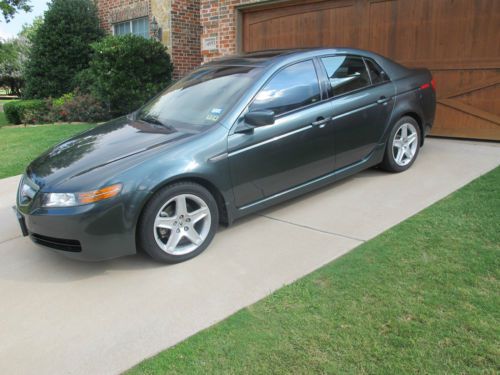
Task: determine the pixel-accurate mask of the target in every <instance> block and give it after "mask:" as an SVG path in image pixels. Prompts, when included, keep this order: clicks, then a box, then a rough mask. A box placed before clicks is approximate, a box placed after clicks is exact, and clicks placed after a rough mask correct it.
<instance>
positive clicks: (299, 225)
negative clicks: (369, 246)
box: [257, 215, 366, 243]
mask: <svg viewBox="0 0 500 375" xmlns="http://www.w3.org/2000/svg"><path fill="white" fill-rule="evenodd" d="M257 216H260V217H265V218H267V219H271V220H275V221H280V222H282V223H285V224H290V225H294V226H296V227H300V228H304V229H309V230H312V231H315V232H320V233H325V234H329V235H332V236H338V237H344V238H347V239H350V240H354V241H358V242H361V243H362V242H366V240H363V239H361V238H357V237H351V236H348V235H346V234H341V233H336V232H330V231H327V230H323V229H318V228H314V227H310V226H308V225H303V224H297V223H294V222H292V221H287V220H282V219H277V218H275V217H272V216H267V215H257Z"/></svg>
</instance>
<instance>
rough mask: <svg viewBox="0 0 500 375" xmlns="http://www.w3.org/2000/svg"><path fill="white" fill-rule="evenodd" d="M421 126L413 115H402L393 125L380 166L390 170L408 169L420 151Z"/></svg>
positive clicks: (400, 170)
mask: <svg viewBox="0 0 500 375" xmlns="http://www.w3.org/2000/svg"><path fill="white" fill-rule="evenodd" d="M420 137H421V133H420V127H419V126H418V123H417V121H415V119H414V118H412V117H408V116H405V117H402V118H401V119H400V120H399V121H398V122H397V123H396V125H395V126H394V127H393V129H392V131H391V134H390V135H389V139H388V140H387V146H386V150H385V155H384V160H383V161H382V163H381V164H380V166H381V167H382V168H383V169H385V170H386V171H389V172H403V171H406V170H407V169H408V168H410V167H411V165H412V164H413V163H414V162H415V159H416V158H417V156H418V152H419V151H420Z"/></svg>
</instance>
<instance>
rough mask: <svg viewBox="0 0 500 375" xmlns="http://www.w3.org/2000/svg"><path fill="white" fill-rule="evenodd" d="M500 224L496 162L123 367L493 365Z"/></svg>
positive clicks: (498, 321) (258, 369)
mask: <svg viewBox="0 0 500 375" xmlns="http://www.w3.org/2000/svg"><path fill="white" fill-rule="evenodd" d="M410 173H411V172H410ZM360 204H363V203H360ZM499 223H500V168H497V169H495V170H494V171H493V172H490V173H489V174H487V175H485V176H482V177H480V178H479V179H477V180H475V181H473V182H472V183H470V184H469V185H467V186H466V187H464V188H462V189H461V190H459V191H457V192H456V193H454V194H452V195H451V196H449V197H447V198H445V199H443V200H442V201H440V202H438V203H436V204H434V205H433V206H431V207H429V208H427V209H425V210H424V211H422V212H421V213H419V214H417V215H415V216H413V217H411V218H410V219H408V220H406V221H404V222H403V223H401V224H399V225H397V226H396V227H394V228H392V229H390V230H388V231H387V232H385V233H383V234H381V235H380V236H378V237H376V238H375V239H373V240H370V241H368V242H366V243H364V244H362V245H361V246H359V247H358V248H357V249H355V250H353V251H352V252H350V253H348V254H346V255H344V256H343V257H342V258H340V259H338V260H336V261H334V262H332V263H330V264H328V265H327V266H325V267H323V268H322V269H320V270H318V271H316V272H313V273H312V274H310V275H308V276H306V277H305V278H302V279H300V280H298V281H297V282H294V283H293V284H291V285H288V286H286V287H284V288H282V289H280V290H278V291H277V292H275V293H273V294H272V295H270V296H269V297H267V298H265V299H263V300H262V301H260V302H258V303H256V304H255V305H252V306H250V307H248V308H245V309H243V310H241V311H239V312H238V313H236V314H235V315H233V316H231V317H230V318H228V319H226V320H224V321H222V322H221V323H218V324H216V325H215V326H212V327H210V328H208V329H207V330H205V331H202V332H200V333H198V334H196V335H194V336H191V337H190V338H188V339H187V340H185V341H184V342H182V343H180V344H178V345H177V346H175V347H173V348H171V349H169V350H166V351H165V352H163V353H160V354H158V355H157V356H155V357H153V358H151V359H149V360H146V361H145V362H143V363H141V364H139V365H138V366H137V367H135V368H134V369H132V370H131V371H130V372H129V373H130V374H234V373H239V374H497V373H498V370H499V368H500V356H499V348H500V314H499V306H500V293H499V291H500V230H499ZM332 246H334V245H333V244H332ZM318 250H319V249H318Z"/></svg>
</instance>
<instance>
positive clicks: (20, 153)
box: [0, 124, 94, 178]
mask: <svg viewBox="0 0 500 375" xmlns="http://www.w3.org/2000/svg"><path fill="white" fill-rule="evenodd" d="M92 126H94V125H93V124H75V125H40V126H35V127H26V128H24V127H4V128H0V178H4V177H9V176H13V175H17V174H21V173H23V172H24V170H25V168H26V166H27V165H28V164H29V163H30V161H31V160H33V159H34V158H36V157H37V156H38V155H40V154H41V153H42V152H44V151H45V150H47V149H49V148H50V147H51V146H53V145H54V144H56V143H59V142H61V141H63V140H64V139H66V138H70V137H71V136H73V135H75V134H77V133H80V132H82V131H84V130H87V129H89V128H91V127H92Z"/></svg>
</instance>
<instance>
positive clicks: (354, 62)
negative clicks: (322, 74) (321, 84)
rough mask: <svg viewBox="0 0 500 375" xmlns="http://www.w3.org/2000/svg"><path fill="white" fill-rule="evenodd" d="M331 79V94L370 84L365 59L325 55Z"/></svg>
mask: <svg viewBox="0 0 500 375" xmlns="http://www.w3.org/2000/svg"><path fill="white" fill-rule="evenodd" d="M321 61H322V62H323V64H324V66H325V68H326V72H327V74H328V79H329V81H330V86H331V90H330V94H331V95H332V96H337V95H341V94H344V93H346V92H349V91H354V90H357V89H360V88H363V87H366V86H369V85H370V77H369V76H368V72H367V70H366V67H365V64H364V62H363V59H361V58H359V57H349V56H332V57H323V58H322V59H321Z"/></svg>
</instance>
